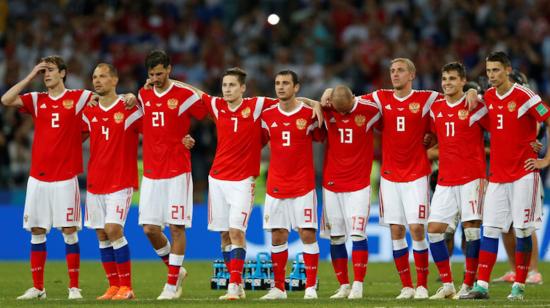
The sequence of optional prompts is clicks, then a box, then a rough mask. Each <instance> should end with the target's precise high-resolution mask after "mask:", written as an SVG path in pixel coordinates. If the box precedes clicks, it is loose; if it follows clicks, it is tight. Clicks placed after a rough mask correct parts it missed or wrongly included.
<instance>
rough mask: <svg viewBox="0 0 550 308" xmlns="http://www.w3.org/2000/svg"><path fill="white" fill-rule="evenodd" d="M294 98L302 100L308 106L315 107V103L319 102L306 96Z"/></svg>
mask: <svg viewBox="0 0 550 308" xmlns="http://www.w3.org/2000/svg"><path fill="white" fill-rule="evenodd" d="M296 99H297V100H299V101H302V102H304V103H305V104H306V105H308V106H309V107H315V105H318V104H319V102H318V101H316V100H313V99H310V98H307V97H297V98H296Z"/></svg>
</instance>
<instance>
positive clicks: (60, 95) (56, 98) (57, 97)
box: [48, 89, 67, 101]
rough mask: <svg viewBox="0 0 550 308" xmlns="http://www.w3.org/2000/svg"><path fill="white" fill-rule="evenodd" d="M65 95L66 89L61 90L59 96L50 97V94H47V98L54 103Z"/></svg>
mask: <svg viewBox="0 0 550 308" xmlns="http://www.w3.org/2000/svg"><path fill="white" fill-rule="evenodd" d="M65 93H67V89H65V90H63V92H61V94H59V95H58V96H51V95H50V93H48V96H49V97H50V98H51V99H52V100H54V101H56V100H58V99H60V98H61V97H63V95H65Z"/></svg>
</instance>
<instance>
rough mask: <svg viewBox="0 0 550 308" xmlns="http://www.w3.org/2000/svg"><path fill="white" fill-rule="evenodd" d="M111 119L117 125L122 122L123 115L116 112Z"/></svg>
mask: <svg viewBox="0 0 550 308" xmlns="http://www.w3.org/2000/svg"><path fill="white" fill-rule="evenodd" d="M113 119H115V123H117V124H119V123H121V122H122V121H124V113H122V112H117V113H115V114H114V115H113Z"/></svg>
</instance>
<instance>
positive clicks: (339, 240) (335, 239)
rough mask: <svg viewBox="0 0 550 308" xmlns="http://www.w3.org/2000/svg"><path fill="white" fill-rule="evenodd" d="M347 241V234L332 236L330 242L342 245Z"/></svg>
mask: <svg viewBox="0 0 550 308" xmlns="http://www.w3.org/2000/svg"><path fill="white" fill-rule="evenodd" d="M345 243H346V237H345V236H332V237H331V238H330V244H331V245H342V244H345Z"/></svg>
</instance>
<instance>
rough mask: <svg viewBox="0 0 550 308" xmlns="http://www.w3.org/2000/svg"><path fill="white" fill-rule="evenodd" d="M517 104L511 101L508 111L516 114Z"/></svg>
mask: <svg viewBox="0 0 550 308" xmlns="http://www.w3.org/2000/svg"><path fill="white" fill-rule="evenodd" d="M516 106H517V105H516V102H514V101H511V102H509V103H508V111H510V112H514V110H516Z"/></svg>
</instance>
